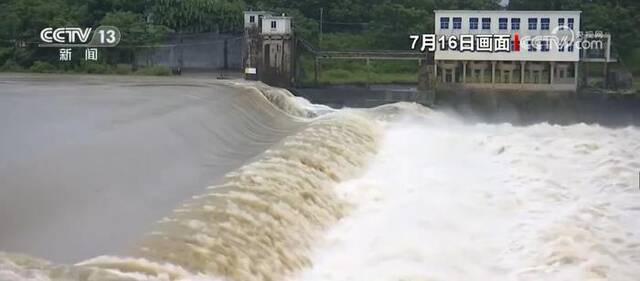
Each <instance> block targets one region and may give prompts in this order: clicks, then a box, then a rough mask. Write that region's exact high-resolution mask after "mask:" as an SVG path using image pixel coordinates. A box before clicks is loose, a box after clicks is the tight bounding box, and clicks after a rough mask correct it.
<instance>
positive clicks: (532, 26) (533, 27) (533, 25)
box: [529, 18, 538, 30]
mask: <svg viewBox="0 0 640 281" xmlns="http://www.w3.org/2000/svg"><path fill="white" fill-rule="evenodd" d="M536 29H538V19H536V18H529V30H536Z"/></svg>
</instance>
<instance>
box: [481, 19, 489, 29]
mask: <svg viewBox="0 0 640 281" xmlns="http://www.w3.org/2000/svg"><path fill="white" fill-rule="evenodd" d="M482 29H491V18H482Z"/></svg>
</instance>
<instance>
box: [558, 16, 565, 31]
mask: <svg viewBox="0 0 640 281" xmlns="http://www.w3.org/2000/svg"><path fill="white" fill-rule="evenodd" d="M558 27H559V28H560V29H564V18H558Z"/></svg>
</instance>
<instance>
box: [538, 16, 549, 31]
mask: <svg viewBox="0 0 640 281" xmlns="http://www.w3.org/2000/svg"><path fill="white" fill-rule="evenodd" d="M540 30H549V18H541V19H540Z"/></svg>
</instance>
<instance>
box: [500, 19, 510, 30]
mask: <svg viewBox="0 0 640 281" xmlns="http://www.w3.org/2000/svg"><path fill="white" fill-rule="evenodd" d="M507 23H508V19H507V18H499V19H498V28H499V29H500V30H506V29H507Z"/></svg>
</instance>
